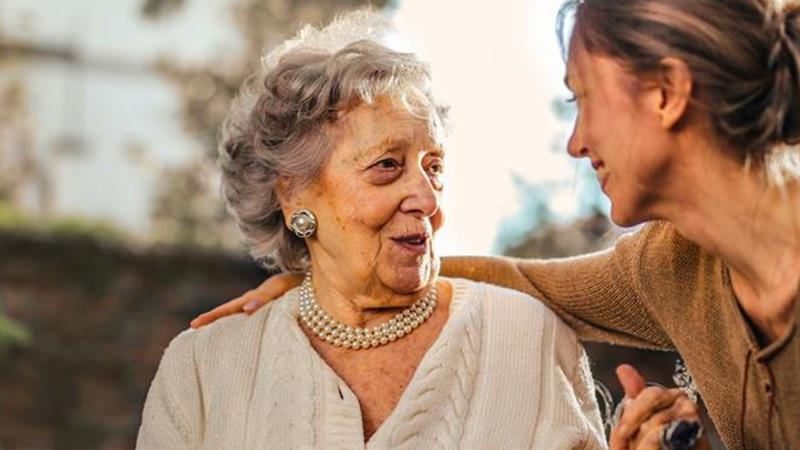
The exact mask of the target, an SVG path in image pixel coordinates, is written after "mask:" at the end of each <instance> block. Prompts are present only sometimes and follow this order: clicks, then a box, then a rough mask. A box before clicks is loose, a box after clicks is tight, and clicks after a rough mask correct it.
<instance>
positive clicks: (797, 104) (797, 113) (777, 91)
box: [760, 2, 800, 145]
mask: <svg viewBox="0 0 800 450" xmlns="http://www.w3.org/2000/svg"><path fill="white" fill-rule="evenodd" d="M772 22H773V24H774V25H773V26H774V28H773V29H774V30H775V31H774V39H775V40H774V43H773V45H772V48H771V50H770V53H769V57H768V60H767V67H768V69H769V70H770V71H771V72H772V77H773V83H772V89H771V94H772V95H771V102H770V103H769V104H768V106H767V108H766V109H765V110H764V112H763V114H762V117H761V119H762V120H761V121H760V122H761V124H762V125H763V128H762V132H763V134H762V136H763V138H764V140H765V142H767V143H770V144H772V145H779V144H788V145H795V144H798V143H800V39H799V38H800V36H799V35H800V3H797V2H791V3H787V4H786V5H785V7H784V8H783V9H782V10H781V9H778V10H776V11H775V12H774V13H773V20H772Z"/></svg>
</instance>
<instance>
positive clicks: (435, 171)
mask: <svg viewBox="0 0 800 450" xmlns="http://www.w3.org/2000/svg"><path fill="white" fill-rule="evenodd" d="M428 172H429V173H430V174H431V175H434V176H439V175H442V174H443V173H444V164H443V163H441V162H435V163H432V164H431V165H430V166H428Z"/></svg>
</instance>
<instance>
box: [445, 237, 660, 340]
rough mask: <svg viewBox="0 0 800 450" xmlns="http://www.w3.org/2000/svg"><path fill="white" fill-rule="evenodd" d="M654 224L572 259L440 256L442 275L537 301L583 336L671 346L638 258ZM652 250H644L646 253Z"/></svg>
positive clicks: (649, 264) (640, 258) (642, 263)
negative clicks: (652, 304) (654, 309)
mask: <svg viewBox="0 0 800 450" xmlns="http://www.w3.org/2000/svg"><path fill="white" fill-rule="evenodd" d="M653 226H660V225H655V224H651V225H648V226H645V227H644V228H642V229H641V230H639V231H637V232H635V233H631V234H628V235H625V236H622V237H621V238H619V239H618V240H617V242H616V244H615V245H614V246H613V247H612V248H610V249H607V250H604V251H601V252H597V253H592V254H588V255H581V256H577V257H572V258H558V259H548V260H546V259H517V258H506V257H453V258H444V260H443V262H442V274H443V275H445V276H448V277H461V278H468V279H471V280H475V281H482V282H486V283H491V284H495V285H499V286H503V287H506V288H510V289H514V290H517V291H521V292H524V293H526V294H528V295H531V296H533V297H535V298H538V299H540V300H541V301H543V302H544V303H545V304H547V306H548V307H550V308H551V309H552V310H553V311H554V312H555V313H556V314H558V315H559V317H561V319H563V320H564V321H565V322H566V323H567V324H568V325H569V326H570V327H571V328H572V329H573V330H575V332H576V333H577V334H578V336H579V337H580V338H581V339H583V340H590V341H598V342H607V343H612V344H623V345H629V346H634V347H641V348H651V349H667V348H672V344H671V341H670V340H669V338H668V337H667V335H666V333H665V332H664V331H663V330H662V328H661V327H660V326H659V325H658V324H657V323H656V321H654V320H653V318H652V316H651V314H650V311H649V309H648V307H647V302H648V301H649V300H650V296H648V294H647V287H646V286H642V278H643V277H642V267H643V266H644V265H645V264H646V265H647V266H648V267H651V266H657V265H658V263H657V262H653V261H648V262H645V261H642V255H643V254H645V251H644V247H645V246H646V245H647V241H648V239H650V236H651V234H652V228H653ZM650 253H652V252H649V253H647V254H648V255H649V254H650Z"/></svg>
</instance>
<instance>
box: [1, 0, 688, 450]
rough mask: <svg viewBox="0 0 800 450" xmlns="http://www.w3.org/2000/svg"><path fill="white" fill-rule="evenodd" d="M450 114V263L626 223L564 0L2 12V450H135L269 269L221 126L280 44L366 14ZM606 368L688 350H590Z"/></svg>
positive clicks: (584, 238) (205, 2)
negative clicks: (585, 104) (584, 122)
mask: <svg viewBox="0 0 800 450" xmlns="http://www.w3.org/2000/svg"><path fill="white" fill-rule="evenodd" d="M367 3H369V4H370V5H371V6H372V8H373V9H375V10H378V11H381V12H382V13H383V14H385V15H386V16H387V17H390V18H392V20H394V21H395V23H396V24H397V25H398V27H399V29H400V32H401V34H400V35H398V37H397V45H398V46H399V47H401V48H404V49H406V50H410V51H415V52H418V53H419V54H421V55H422V56H423V58H424V59H426V60H427V61H429V62H430V63H431V66H432V70H433V74H434V82H435V85H436V86H435V87H436V90H437V92H438V94H439V95H440V96H441V97H443V98H444V99H445V100H446V101H447V102H448V103H450V104H451V105H452V110H451V118H452V122H453V125H454V126H453V130H452V135H451V136H450V139H449V149H448V157H449V161H448V162H447V164H448V168H447V175H446V176H447V180H446V185H447V188H446V199H445V207H444V209H445V212H446V214H447V218H448V220H447V226H446V227H445V228H444V229H443V230H442V232H441V234H440V236H439V237H438V242H437V245H438V247H439V251H440V253H441V254H445V255H448V254H457V255H463V254H506V255H514V256H524V257H555V256H566V255H574V254H579V253H582V252H587V251H592V250H597V249H600V248H603V247H605V246H607V245H609V244H610V243H611V242H613V239H614V237H615V236H617V235H618V234H619V233H620V230H617V229H615V228H614V227H612V226H611V225H610V223H609V221H608V219H607V211H608V204H607V202H606V200H605V199H604V198H603V196H602V195H601V193H600V192H599V190H598V188H597V183H596V182H595V180H594V176H593V173H592V171H591V169H590V167H588V166H587V165H586V164H585V162H576V161H574V160H570V158H568V156H567V155H566V152H565V142H566V137H567V135H568V133H569V130H570V126H571V124H572V119H573V114H574V113H573V111H572V109H571V108H570V107H568V105H567V103H566V102H565V99H566V98H567V96H568V94H567V92H566V91H565V89H564V87H563V82H562V78H563V75H564V69H563V62H562V60H561V55H560V52H559V48H558V43H557V39H556V34H555V17H556V11H557V10H558V7H559V5H560V1H559V0H537V1H525V0H503V1H501V2H479V1H473V0H469V1H466V0H437V1H435V2H431V1H424V0H373V1H371V2H366V1H361V0H202V1H201V0H115V1H113V2H110V1H104V0H72V1H69V2H64V1H63V0H0V449H2V450H27V449H76V450H77V449H81V450H90V449H98V450H100V449H102V450H117V449H130V448H133V445H134V442H135V436H136V432H137V428H138V426H139V420H140V414H141V409H142V405H143V401H144V396H145V394H146V391H147V388H148V386H149V383H150V380H151V379H152V377H153V375H154V374H155V369H156V367H157V365H158V362H159V360H160V358H161V354H162V351H163V349H164V347H165V346H166V344H167V343H168V342H169V341H170V340H171V339H172V337H174V336H175V335H176V334H177V333H178V332H180V330H182V329H184V328H186V326H187V324H188V320H189V319H190V318H192V317H193V316H195V315H196V314H198V313H200V312H203V311H206V310H208V309H210V308H212V307H213V306H215V305H217V304H219V303H221V302H223V301H225V300H227V299H230V298H233V297H235V296H237V295H238V294H239V293H241V292H243V291H245V290H247V289H249V288H251V287H253V286H255V285H257V284H258V283H259V282H260V281H261V280H262V279H264V278H265V276H267V274H266V273H265V272H264V271H263V270H262V269H261V268H259V267H258V266H256V265H255V264H254V263H253V262H252V261H250V260H249V259H248V257H247V254H246V250H245V248H244V247H243V245H242V244H241V238H240V235H239V233H238V231H237V229H236V226H235V224H234V223H233V221H232V220H231V219H230V217H229V216H228V215H227V213H226V212H225V208H224V205H223V204H222V202H221V199H220V196H219V193H218V184H217V178H218V177H217V173H216V169H215V158H216V136H217V128H218V126H219V124H220V123H221V121H222V119H223V118H224V116H225V113H226V111H227V108H228V104H229V102H230V99H231V98H232V96H233V95H234V94H235V91H236V89H237V87H238V85H239V83H240V81H241V80H242V78H243V77H244V76H245V75H246V74H247V73H248V72H249V71H251V70H253V69H254V68H255V67H256V65H257V64H258V63H259V59H260V55H261V52H262V49H263V48H264V47H265V46H271V45H274V44H275V43H277V42H279V41H280V40H282V39H284V38H287V37H290V36H291V35H292V34H293V33H294V32H295V31H296V29H297V27H298V26H299V24H301V23H315V24H325V23H327V22H328V21H329V20H330V19H331V18H332V17H333V16H335V15H336V14H337V13H340V12H343V11H348V10H352V9H355V8H359V7H363V6H366V5H367ZM588 348H589V351H590V353H591V356H592V360H593V367H594V370H595V376H596V377H597V378H598V379H601V380H603V381H604V383H605V384H606V385H607V386H608V387H609V388H611V390H612V392H613V394H614V395H615V396H616V398H619V397H620V396H621V394H620V392H619V390H618V388H617V384H616V382H615V381H614V378H613V367H614V366H615V365H616V364H617V363H619V362H633V363H634V364H637V365H639V366H641V367H642V369H643V370H644V371H645V373H646V374H647V375H648V376H649V377H650V378H653V379H656V380H658V381H660V382H662V383H665V384H672V382H671V379H672V375H673V371H674V367H675V359H676V355H675V354H673V353H667V352H643V351H635V350H628V349H621V348H613V349H612V348H610V347H607V346H603V345H597V344H589V345H588Z"/></svg>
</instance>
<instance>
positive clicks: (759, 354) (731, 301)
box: [720, 260, 800, 361]
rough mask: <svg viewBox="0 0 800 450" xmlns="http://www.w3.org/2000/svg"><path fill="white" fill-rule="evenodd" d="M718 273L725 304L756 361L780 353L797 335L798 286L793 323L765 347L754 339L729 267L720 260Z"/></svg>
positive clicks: (754, 335)
mask: <svg viewBox="0 0 800 450" xmlns="http://www.w3.org/2000/svg"><path fill="white" fill-rule="evenodd" d="M720 271H721V276H722V284H723V288H724V291H725V295H724V297H725V302H726V303H727V307H728V308H731V309H732V310H733V315H734V316H735V317H736V321H737V326H738V327H739V329H740V331H741V333H742V336H743V337H744V339H745V342H746V344H747V347H748V349H749V350H750V351H752V353H753V355H754V356H755V358H756V359H757V360H760V361H764V360H767V359H769V358H771V357H773V356H775V355H776V354H778V353H780V352H781V350H783V349H784V348H785V347H786V345H787V344H788V343H789V342H790V341H791V340H792V337H793V336H794V334H795V333H797V326H798V321H800V286H798V290H797V292H796V293H795V304H794V311H793V321H792V325H791V327H790V328H789V331H788V332H787V333H785V334H784V335H783V336H781V337H780V338H778V339H776V340H774V341H772V342H770V343H769V344H767V345H766V346H763V345H761V343H760V342H759V341H758V338H757V337H756V334H755V330H753V325H752V324H751V322H750V320H749V319H748V318H747V316H746V313H745V312H744V310H743V309H742V306H741V304H739V300H738V298H737V297H736V291H734V289H733V282H732V281H731V273H730V267H728V265H727V264H726V263H725V262H724V261H722V260H720Z"/></svg>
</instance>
